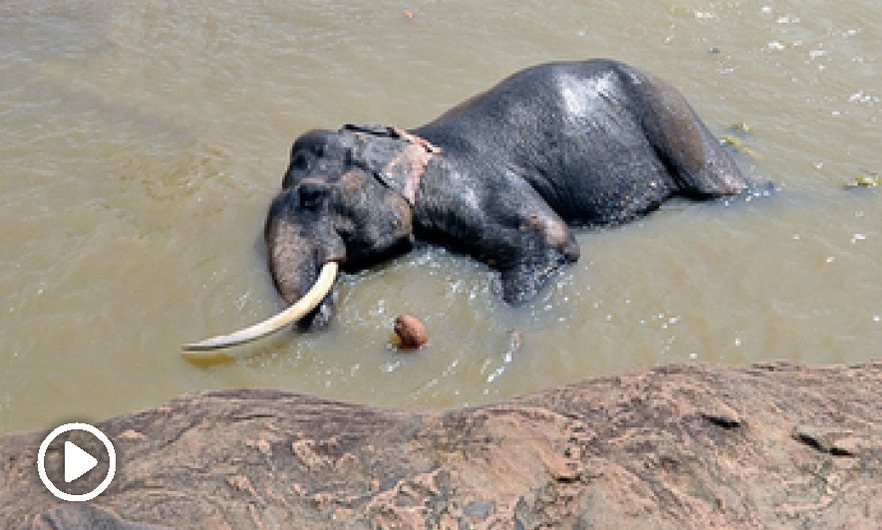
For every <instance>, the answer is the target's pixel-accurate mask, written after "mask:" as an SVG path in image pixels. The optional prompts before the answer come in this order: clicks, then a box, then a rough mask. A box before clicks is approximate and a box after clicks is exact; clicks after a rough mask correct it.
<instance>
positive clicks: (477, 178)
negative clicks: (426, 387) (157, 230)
mask: <svg viewBox="0 0 882 530" xmlns="http://www.w3.org/2000/svg"><path fill="white" fill-rule="evenodd" d="M410 132H412V133H413V134H415V135H418V136H419V137H422V138H424V139H426V140H428V141H429V142H431V143H432V144H434V145H435V146H438V147H440V148H441V149H442V152H440V153H438V154H434V155H432V156H431V159H430V160H429V162H428V165H427V166H426V168H425V173H424V174H423V175H422V177H421V179H420V180H419V186H418V188H417V190H416V195H415V198H414V200H413V202H411V201H409V200H408V198H406V197H405V195H407V192H406V187H407V181H408V178H407V175H408V174H409V173H408V171H406V170H403V169H402V167H404V168H405V169H407V168H412V167H414V166H415V164H416V163H415V162H413V161H414V160H416V158H418V155H419V154H424V151H422V150H420V149H417V148H416V147H415V146H414V144H413V143H412V142H408V141H407V140H406V139H404V138H400V137H398V136H397V135H395V134H393V133H391V132H390V131H389V130H388V129H386V128H383V127H371V126H364V127H344V128H343V129H340V130H339V131H326V130H319V131H311V132H308V133H306V134H304V135H303V136H301V137H300V138H298V139H297V141H296V142H295V143H294V146H293V148H292V150H291V162H290V165H289V168H288V171H287V173H286V174H285V178H284V181H283V184H282V191H281V193H280V194H279V195H278V196H277V197H276V198H275V200H274V201H273V204H272V207H271V208H270V211H269V216H268V218H267V223H266V230H265V236H266V240H267V244H268V248H269V262H270V270H271V272H272V275H273V279H274V280H275V283H276V286H277V288H278V290H279V292H280V293H281V295H282V297H283V298H284V299H285V300H287V301H288V302H293V301H294V300H296V299H298V298H299V297H300V296H301V295H302V294H303V293H304V292H305V291H306V290H307V289H308V288H309V287H310V285H311V284H312V283H313V282H314V281H315V279H316V276H317V274H318V271H319V270H320V268H321V266H322V265H323V264H324V263H325V262H327V261H329V260H335V261H339V262H340V263H341V265H342V266H343V267H344V269H345V270H350V271H354V270H359V269H362V268H365V267H368V266H370V265H371V264H375V263H376V262H378V261H379V260H382V259H385V258H388V257H390V256H393V255H395V254H398V253H401V252H404V251H406V250H407V249H408V248H409V247H410V245H411V244H412V242H413V241H414V239H415V238H418V239H423V240H428V241H431V242H435V243H438V244H442V245H445V246H448V247H450V248H453V249H455V250H458V251H461V252H464V253H466V254H469V255H471V256H473V257H474V258H476V259H479V260H481V261H483V262H484V263H487V264H488V265H489V266H490V267H492V268H493V269H496V270H498V271H499V272H500V273H501V282H502V296H503V298H504V299H505V300H506V301H507V302H509V303H517V302H521V301H525V300H529V299H530V298H531V297H533V296H535V295H536V293H537V291H538V290H539V289H540V288H541V287H542V285H543V284H544V283H545V282H546V281H547V279H548V278H549V276H551V275H552V274H553V273H554V272H555V271H556V270H558V269H559V268H560V267H561V266H563V265H565V264H567V263H570V262H573V261H575V260H577V259H578V257H579V246H578V244H577V243H576V240H575V238H574V237H573V233H572V231H571V230H570V228H569V226H573V225H574V226H609V225H614V224H618V223H623V222H626V221H629V220H631V219H634V218H635V217H638V216H640V215H643V214H645V213H647V212H650V211H652V210H654V209H656V208H658V206H659V205H660V204H661V203H662V202H664V201H665V200H666V199H668V198H670V197H672V196H678V195H679V196H685V197H689V198H693V199H709V198H715V197H720V196H724V195H734V194H738V193H741V192H743V191H744V190H747V189H748V188H749V187H750V186H751V182H750V181H749V180H748V179H747V178H746V177H745V176H744V175H743V174H742V173H741V171H740V170H739V169H738V167H737V166H736V165H735V163H734V162H733V160H732V159H731V157H730V156H729V155H728V153H726V152H725V151H724V150H723V149H722V148H721V146H720V143H719V142H718V141H717V139H716V138H714V137H713V135H712V134H711V133H710V132H709V131H708V129H707V127H705V125H704V124H703V123H702V122H701V121H700V119H699V118H698V116H697V115H696V114H695V112H694V111H693V110H692V109H691V108H690V107H689V104H688V103H687V102H686V100H685V99H684V98H683V97H682V96H681V95H680V94H679V93H678V92H677V91H676V90H675V89H673V88H672V87H670V86H668V85H667V84H665V83H664V82H662V81H660V80H659V79H658V78H656V77H654V76H652V75H650V74H647V73H644V72H641V71H640V70H637V69H635V68H633V67H630V66H628V65H625V64H622V63H619V62H614V61H608V60H592V61H585V62H566V63H551V64H545V65H540V66H536V67H533V68H528V69H526V70H523V71H521V72H518V73H516V74H514V75H512V76H511V77H509V78H508V79H506V80H504V81H502V82H501V83H500V84H498V85H497V86H496V87H494V88H491V89H490V90H488V91H487V92H484V93H483V94H480V95H478V96H476V97H474V98H472V99H470V100H468V101H466V102H465V103H463V104H461V105H459V106H457V107H455V108H453V109H451V110H450V111H448V112H447V113H445V114H444V115H442V116H441V117H440V118H438V119H437V120H435V121H433V122H431V123H429V124H427V125H424V126H422V127H419V128H416V129H413V130H411V131H410ZM408 164H410V165H408ZM333 299H334V295H333V294H331V295H329V296H328V297H326V299H325V300H324V301H323V302H322V304H321V305H320V306H319V307H318V308H317V309H316V310H315V311H314V312H313V313H312V314H310V315H309V316H307V317H305V318H304V319H303V320H301V322H300V325H301V327H303V328H315V327H320V326H323V325H324V324H326V323H327V322H328V321H329V320H330V319H331V318H332V316H333Z"/></svg>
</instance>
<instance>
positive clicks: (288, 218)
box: [185, 125, 437, 350]
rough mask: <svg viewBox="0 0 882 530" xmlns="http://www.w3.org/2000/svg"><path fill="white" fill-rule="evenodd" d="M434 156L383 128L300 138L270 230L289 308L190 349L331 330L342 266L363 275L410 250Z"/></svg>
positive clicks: (271, 257) (271, 254) (276, 274)
mask: <svg viewBox="0 0 882 530" xmlns="http://www.w3.org/2000/svg"><path fill="white" fill-rule="evenodd" d="M436 151H437V148H434V147H433V146H431V145H430V144H428V143H427V142H425V141H424V140H422V139H420V138H418V137H415V136H413V135H411V134H409V133H407V132H406V131H402V130H399V129H394V128H388V127H380V126H356V125H347V126H345V127H343V128H342V129H340V130H339V131H336V132H334V131H327V130H317V131H310V132H308V133H306V134H304V135H303V136H301V137H300V138H298V139H297V141H295V142H294V145H293V147H292V148H291V157H290V163H289V165H288V170H287V172H286V173H285V177H284V179H283V181H282V191H281V192H280V193H279V194H278V195H277V196H276V197H275V199H274V200H273V202H272V205H271V207H270V209H269V214H268V215H267V219H266V225H265V227H264V238H265V239H266V243H267V250H268V261H269V269H270V272H271V274H272V277H273V281H274V283H275V285H276V288H277V289H278V291H279V294H280V295H281V296H282V298H283V299H285V301H286V302H288V303H289V304H292V305H291V306H290V307H289V308H288V309H286V310H285V311H283V312H282V313H280V314H278V315H276V316H274V317H272V318H270V319H268V320H266V321H264V322H261V323H259V324H256V325H254V326H251V327H250V328H247V329H244V330H241V331H238V332H236V333H233V334H231V335H223V336H218V337H214V338H211V339H207V340H204V341H201V342H197V343H193V344H188V345H185V349H190V350H207V349H216V348H224V347H227V346H232V345H234V344H241V343H244V342H248V341H251V340H254V339H257V338H259V337H262V336H264V335H267V334H269V333H272V332H274V331H276V330H278V329H281V328H282V327H284V326H286V325H287V324H289V323H292V322H298V325H299V327H300V328H301V329H315V328H319V327H322V326H324V325H325V324H327V323H328V322H329V321H330V320H331V318H332V317H333V314H334V300H335V298H336V296H335V295H336V293H335V290H334V284H335V281H336V274H337V271H338V267H342V268H344V269H346V270H350V271H353V270H358V269H361V268H364V267H366V266H369V265H371V264H373V263H376V262H377V261H379V260H382V259H384V258H388V257H390V256H393V255H395V254H398V253H401V252H403V251H405V250H407V249H408V248H409V247H410V245H411V243H412V241H413V204H414V201H415V200H416V193H417V186H418V183H419V178H420V176H421V175H422V173H423V172H424V171H425V168H426V165H427V164H428V161H429V159H430V158H431V156H432V153H433V152H436Z"/></svg>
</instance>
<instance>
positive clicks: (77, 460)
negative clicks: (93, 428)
mask: <svg viewBox="0 0 882 530" xmlns="http://www.w3.org/2000/svg"><path fill="white" fill-rule="evenodd" d="M97 465H98V459H97V458H95V457H94V456H92V455H90V454H89V453H87V452H85V451H83V450H82V449H80V446H78V445H77V444H75V443H73V442H64V481H65V482H68V483H70V482H73V481H75V480H76V479H78V478H80V477H82V476H83V475H85V474H86V473H88V472H89V471H92V469H94V468H95V466H97Z"/></svg>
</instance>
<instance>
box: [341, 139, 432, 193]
mask: <svg viewBox="0 0 882 530" xmlns="http://www.w3.org/2000/svg"><path fill="white" fill-rule="evenodd" d="M342 130H344V131H352V132H354V133H356V134H359V133H365V134H369V135H371V136H374V137H379V138H388V139H390V140H396V141H402V140H403V141H404V142H405V146H404V147H403V148H401V147H400V146H399V147H397V148H396V149H394V151H390V153H394V154H392V156H383V152H384V151H385V149H384V148H383V147H382V146H373V145H366V146H365V147H364V151H363V152H362V153H361V155H362V157H363V159H364V161H365V162H366V163H367V165H368V166H369V167H371V169H372V170H373V171H374V172H375V174H376V175H377V178H379V179H380V180H381V181H382V182H383V184H385V185H386V186H389V187H390V188H393V189H395V190H397V191H398V192H399V193H400V194H401V195H402V196H403V197H404V198H405V199H407V202H409V203H410V204H411V206H413V205H414V204H415V203H416V194H417V190H419V186H420V179H421V178H422V176H423V174H424V173H425V172H426V167H427V166H428V165H429V161H430V160H431V159H432V156H434V155H435V154H438V153H440V152H441V148H440V147H438V146H436V145H434V144H432V142H430V141H428V140H426V139H425V138H422V137H420V136H418V135H416V134H413V133H410V132H408V131H406V130H404V129H400V128H398V127H389V126H385V125H360V124H352V123H347V124H346V125H344V126H343V129H342Z"/></svg>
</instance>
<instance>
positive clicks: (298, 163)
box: [291, 153, 309, 169]
mask: <svg viewBox="0 0 882 530" xmlns="http://www.w3.org/2000/svg"><path fill="white" fill-rule="evenodd" d="M308 165H309V162H308V161H307V160H306V155H304V154H303V153H297V154H296V155H295V156H294V159H293V160H291V167H293V168H294V169H306V167H307V166H308Z"/></svg>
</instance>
